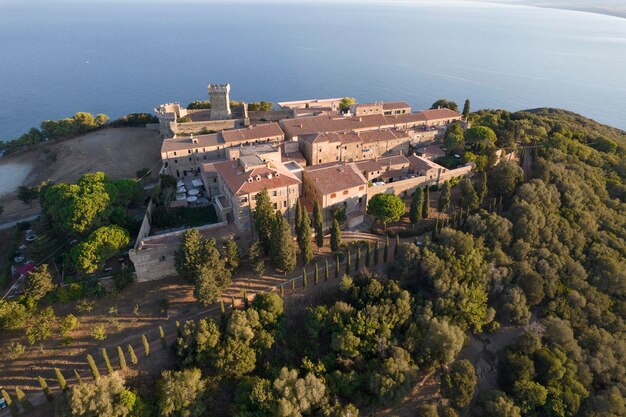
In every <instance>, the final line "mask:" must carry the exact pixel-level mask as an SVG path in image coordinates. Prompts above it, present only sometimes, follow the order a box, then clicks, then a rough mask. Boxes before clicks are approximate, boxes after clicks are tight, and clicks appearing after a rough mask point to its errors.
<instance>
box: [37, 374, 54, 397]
mask: <svg viewBox="0 0 626 417" xmlns="http://www.w3.org/2000/svg"><path fill="white" fill-rule="evenodd" d="M37 380H38V381H39V386H40V387H41V390H42V391H43V393H44V395H45V396H46V400H48V402H52V400H53V399H54V396H53V395H52V391H50V387H49V386H48V383H47V382H46V380H45V379H43V378H42V377H40V376H38V377H37Z"/></svg>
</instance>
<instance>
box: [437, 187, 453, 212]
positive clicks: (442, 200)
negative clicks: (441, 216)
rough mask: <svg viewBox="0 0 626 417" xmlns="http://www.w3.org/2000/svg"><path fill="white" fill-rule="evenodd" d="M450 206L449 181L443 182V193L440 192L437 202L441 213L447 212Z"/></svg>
mask: <svg viewBox="0 0 626 417" xmlns="http://www.w3.org/2000/svg"><path fill="white" fill-rule="evenodd" d="M448 208H450V184H448V182H447V181H446V182H444V183H443V187H442V190H441V194H439V201H438V202H437V210H439V211H440V212H441V213H445V212H446V211H447V210H448Z"/></svg>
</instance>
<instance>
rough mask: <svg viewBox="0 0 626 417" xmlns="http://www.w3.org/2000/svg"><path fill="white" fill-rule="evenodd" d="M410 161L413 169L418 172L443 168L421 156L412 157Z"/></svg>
mask: <svg viewBox="0 0 626 417" xmlns="http://www.w3.org/2000/svg"><path fill="white" fill-rule="evenodd" d="M408 159H409V163H410V164H411V168H413V169H414V170H416V171H428V170H429V169H434V168H442V167H441V166H440V165H437V164H436V163H434V162H432V161H429V160H428V159H426V158H423V157H421V156H417V155H411V156H409V158H408Z"/></svg>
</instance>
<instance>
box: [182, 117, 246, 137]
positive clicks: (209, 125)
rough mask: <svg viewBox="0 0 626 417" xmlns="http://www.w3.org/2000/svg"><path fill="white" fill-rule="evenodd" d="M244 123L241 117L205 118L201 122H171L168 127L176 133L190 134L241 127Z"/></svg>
mask: <svg viewBox="0 0 626 417" xmlns="http://www.w3.org/2000/svg"><path fill="white" fill-rule="evenodd" d="M243 125H244V123H243V120H242V119H230V120H206V121H202V122H189V123H176V122H172V123H171V124H170V127H171V129H172V132H174V133H176V134H179V135H180V134H191V133H204V132H203V130H205V129H206V131H211V130H212V131H215V132H217V131H218V130H223V129H235V128H240V127H243Z"/></svg>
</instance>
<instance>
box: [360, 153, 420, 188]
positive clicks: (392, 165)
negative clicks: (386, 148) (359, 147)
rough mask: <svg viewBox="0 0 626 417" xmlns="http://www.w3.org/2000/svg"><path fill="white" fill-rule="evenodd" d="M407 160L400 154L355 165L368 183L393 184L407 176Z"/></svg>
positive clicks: (408, 164)
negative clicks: (381, 182)
mask: <svg viewBox="0 0 626 417" xmlns="http://www.w3.org/2000/svg"><path fill="white" fill-rule="evenodd" d="M409 166H410V163H409V160H408V159H407V158H406V157H405V156H404V155H402V154H399V155H393V156H388V157H384V158H374V159H370V160H367V161H361V162H357V163H356V167H357V169H358V170H359V171H360V172H361V173H362V174H363V176H364V177H365V178H366V179H367V180H368V181H372V182H374V181H383V182H394V181H399V180H402V179H404V178H406V176H407V175H408V174H409Z"/></svg>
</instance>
